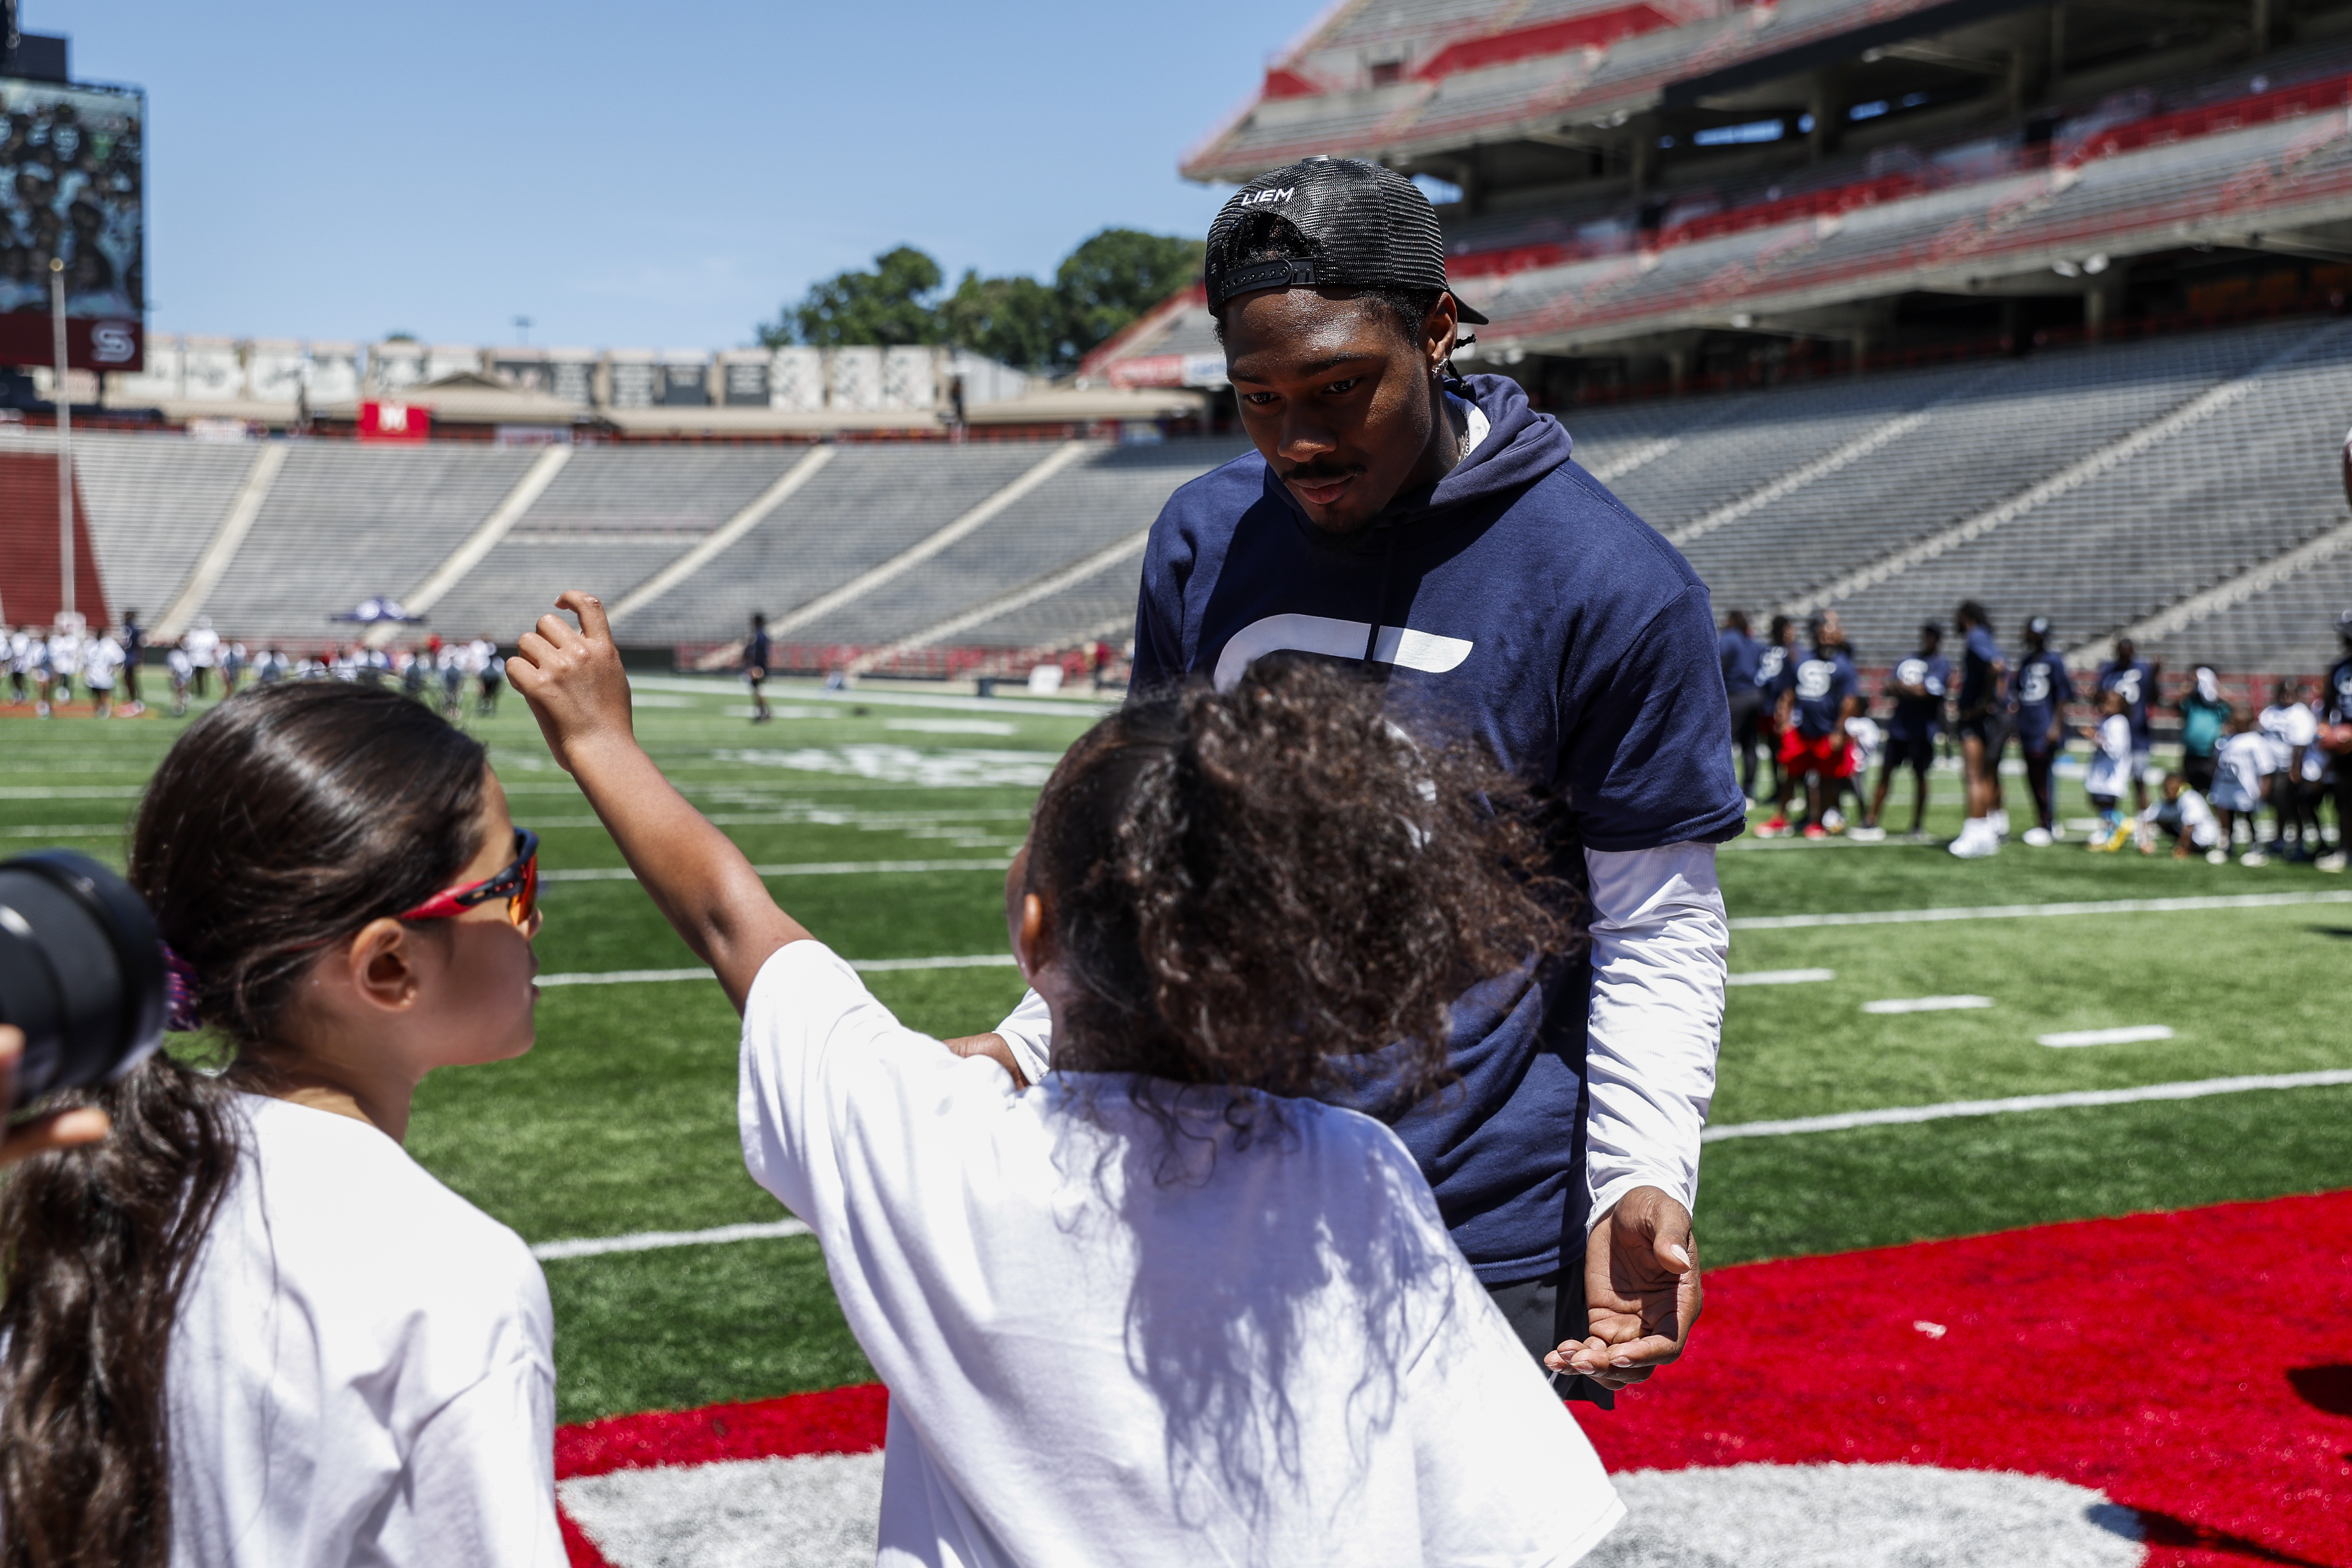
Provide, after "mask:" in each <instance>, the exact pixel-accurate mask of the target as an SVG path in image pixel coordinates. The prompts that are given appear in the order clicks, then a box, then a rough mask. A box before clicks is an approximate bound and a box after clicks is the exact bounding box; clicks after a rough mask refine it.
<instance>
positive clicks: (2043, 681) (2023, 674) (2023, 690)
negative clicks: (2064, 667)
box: [2017, 664, 2138, 702]
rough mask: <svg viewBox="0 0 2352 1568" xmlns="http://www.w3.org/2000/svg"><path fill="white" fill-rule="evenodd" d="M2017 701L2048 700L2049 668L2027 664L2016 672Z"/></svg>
mask: <svg viewBox="0 0 2352 1568" xmlns="http://www.w3.org/2000/svg"><path fill="white" fill-rule="evenodd" d="M2133 684H2134V685H2135V686H2137V684H2138V682H2137V681H2134V682H2133ZM2017 700H2019V701H2020V702H2047V701H2049V700H2050V667H2049V666H2048V665H2046V664H2029V665H2027V666H2026V667H2025V668H2023V669H2021V670H2019V671H2018V672H2017ZM2125 700H2126V702H2128V701H2130V699H2129V698H2126V699H2125Z"/></svg>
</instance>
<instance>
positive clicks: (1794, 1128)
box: [1699, 1068, 2352, 1143]
mask: <svg viewBox="0 0 2352 1568" xmlns="http://www.w3.org/2000/svg"><path fill="white" fill-rule="evenodd" d="M2346 1084H2352V1069H2347V1068H2328V1069H2327V1070H2326V1071H2322V1072H2282V1073H2265V1074H2257V1075H2249V1076H2246V1077H2242V1078H2205V1079H2192V1080H2190V1081H2189V1082H2185V1083H2150V1084H2142V1085H2141V1086H2140V1087H2139V1088H2137V1089H2070V1090H2068V1091H2066V1092H2064V1093H2062V1094H2020V1095H2012V1096H2011V1097H2010V1098H2008V1099H2006V1100H1947V1101H1945V1102H1944V1103H1943V1104H1941V1105H1895V1106H1888V1107H1887V1108H1885V1110H1846V1111H1840V1112H1839V1113H1837V1114H1836V1115H1833V1116H1800V1117H1795V1118H1792V1119H1790V1120H1789V1121H1735V1122H1733V1123H1732V1124H1731V1125H1729V1126H1727V1127H1710V1128H1708V1129H1707V1130H1706V1131H1705V1132H1702V1133H1700V1134H1699V1137H1700V1139H1701V1141H1703V1142H1708V1143H1713V1142H1718V1141H1720V1140H1722V1139H1726V1138H1787V1137H1790V1136H1792V1135H1795V1134H1798V1133H1803V1132H1844V1131H1850V1130H1852V1129H1853V1128H1856V1127H1900V1126H1906V1125H1908V1124H1910V1123H1912V1122H1917V1121H1945V1120H1947V1119H1948V1118H1952V1117H1958V1116H2003V1115H2007V1114H2009V1113H2011V1112H2012V1111H2020V1110H2074V1109H2077V1108H2080V1107H2085V1106H2096V1105H2138V1104H2142V1103H2144V1102H2146V1101H2148V1100H2203V1099H2205V1098H2206V1097H2208V1096H2210V1095H2216V1094H2245V1093H2249V1092H2251V1091H2252V1090H2255V1089H2332V1088H2336V1087H2339V1086H2342V1085H2346Z"/></svg>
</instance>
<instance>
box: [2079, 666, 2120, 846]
mask: <svg viewBox="0 0 2352 1568" xmlns="http://www.w3.org/2000/svg"><path fill="white" fill-rule="evenodd" d="M2124 708H2125V702H2124V694H2123V693H2122V692H2121V691H2119V690H2108V691H2105V692H2103V693H2102V694H2101V695H2100V698H2099V714H2100V718H2099V727H2098V730H2097V731H2095V733H2094V735H2093V736H2092V747H2091V762H2090V765H2089V766H2088V767H2086V768H2085V769H2084V770H2083V792H2084V794H2085V795H2089V796H2090V797H2091V806H2092V809H2093V810H2095V811H2096V812H2097V813H2098V814H2099V821H2100V824H2101V831H2100V832H2098V833H2096V834H2095V835H2093V836H2092V838H2091V851H2092V853H2094V854H2099V853H2103V852H2109V851H2113V850H2116V849H2120V848H2122V847H2124V844H2125V843H2126V840H2127V839H2128V838H2129V837H2130V834H2131V829H2130V827H2129V826H2128V825H2127V824H2126V822H2125V821H2124V816H2123V812H2122V809H2121V807H2120V806H2119V805H2118V804H2117V803H2118V802H2119V801H2120V800H2121V799H2122V798H2123V795H2124V792H2125V791H2126V790H2128V789H2129V788H2131V776H2132V734H2131V721H2130V720H2129V719H2128V718H2126V716H2125V714H2124Z"/></svg>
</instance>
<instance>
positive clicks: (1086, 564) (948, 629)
mask: <svg viewBox="0 0 2352 1568" xmlns="http://www.w3.org/2000/svg"><path fill="white" fill-rule="evenodd" d="M1150 540H1151V530H1150V529H1148V528H1142V529H1138V530H1137V531H1135V532H1133V533H1130V534H1129V535H1128V536H1127V537H1126V538H1125V539H1122V540H1120V541H1119V542H1118V543H1116V544H1111V545H1107V546H1105V547H1104V548H1102V549H1100V550H1097V551H1096V552H1094V553H1093V554H1092V555H1088V556H1086V557H1084V558H1083V559H1081V560H1079V561H1077V562H1076V563H1073V564H1071V565H1068V566H1065V567H1063V568H1062V569H1061V570H1060V571H1059V572H1055V573H1051V574H1047V575H1046V576H1044V577H1040V578H1038V579H1037V580H1036V581H1035V582H1034V583H1032V584H1029V585H1028V586H1027V587H1025V588H1016V589H1014V590H1013V592H1012V593H1010V594H1007V595H1003V597H1002V598H996V599H991V600H990V601H989V602H988V603H986V604H984V605H981V606H980V607H979V608H978V609H974V610H966V611H964V612H963V613H962V614H961V615H960V616H950V617H949V618H948V619H946V620H944V621H941V622H940V624H939V625H937V626H931V627H929V628H927V629H925V630H923V631H920V632H918V633H916V634H915V635H914V636H913V637H900V638H899V639H898V641H897V642H894V643H891V644H889V645H887V647H878V648H877V649H875V650H874V651H873V652H872V653H865V654H860V655H858V656H857V657H856V658H854V659H852V660H850V662H849V665H848V667H847V668H848V672H849V673H850V674H852V675H863V674H865V673H866V671H867V670H869V669H871V668H874V667H875V666H876V665H877V664H879V663H881V662H882V661H883V660H884V659H887V658H891V657H893V656H894V655H897V654H900V653H903V652H905V651H906V650H907V649H908V648H911V647H928V646H929V645H930V644H932V643H935V642H940V641H942V640H944V639H946V638H948V637H953V636H955V635H956V633H958V632H960V631H962V630H963V629H964V628H965V627H966V626H978V625H980V623H981V622H982V621H987V620H993V619H995V618H996V617H997V616H1009V615H1011V614H1012V613H1013V611H1015V610H1018V609H1024V608H1025V607H1027V606H1028V605H1034V604H1035V603H1036V602H1037V601H1038V600H1040V599H1043V598H1046V597H1049V596H1050V595H1055V594H1058V593H1060V592H1061V591H1062V590H1063V589H1065V588H1066V587H1069V586H1070V585H1071V584H1074V583H1083V582H1085V581H1086V580H1087V578H1089V577H1091V576H1093V575H1094V574H1096V573H1097V572H1099V571H1101V570H1102V569H1103V568H1104V567H1106V566H1111V565H1116V564H1117V563H1119V562H1120V561H1123V560H1125V559H1126V558H1127V557H1128V556H1130V555H1140V554H1142V553H1143V547H1144V546H1145V545H1146V544H1148V543H1150ZM1131 619H1133V617H1132V616H1122V617H1120V618H1119V619H1118V621H1117V622H1114V623H1113V625H1114V626H1124V625H1126V624H1127V622H1128V621H1129V620H1131Z"/></svg>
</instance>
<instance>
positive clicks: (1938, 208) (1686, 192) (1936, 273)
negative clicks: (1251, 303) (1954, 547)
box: [1082, 0, 2352, 403]
mask: <svg viewBox="0 0 2352 1568" xmlns="http://www.w3.org/2000/svg"><path fill="white" fill-rule="evenodd" d="M1315 155H1330V156H1348V157H1360V158H1368V159H1371V160H1375V161H1378V162H1381V163H1386V164H1387V165H1389V166H1391V167H1393V168H1396V169H1399V170H1401V171H1402V172H1404V173H1406V174H1412V175H1413V176H1415V177H1416V178H1418V179H1420V180H1421V181H1422V183H1423V186H1424V189H1427V190H1429V191H1430V192H1431V195H1432V199H1433V201H1434V202H1435V203H1436V204H1437V207H1438V212H1439V216H1440V217H1441V219H1442V220H1443V222H1444V226H1445V230H1446V239H1447V251H1448V271H1449V274H1450V276H1451V277H1452V279H1454V282H1455V284H1456V286H1457V292H1459V293H1460V294H1461V295H1462V297H1463V298H1464V299H1465V300H1468V301H1469V302H1471V303H1474V304H1475V305H1477V306H1478V307H1479V308H1480V309H1481V310H1485V311H1486V313H1487V314H1488V315H1489V316H1490V317H1492V318H1493V321H1492V324H1491V325H1490V326H1488V327H1486V328H1485V329H1482V330H1481V331H1480V332H1479V337H1480V339H1481V340H1482V342H1480V343H1479V344H1478V345H1477V346H1476V348H1475V350H1473V351H1471V353H1470V355H1469V356H1467V358H1466V359H1465V363H1472V362H1475V361H1476V360H1478V359H1479V358H1480V357H1481V356H1483V363H1481V364H1480V368H1489V369H1505V370H1507V371H1508V373H1509V374H1514V375H1516V376H1517V377H1518V378H1519V379H1520V380H1522V381H1523V382H1526V383H1527V384H1528V385H1529V387H1530V390H1531V391H1535V392H1537V393H1538V400H1539V401H1549V402H1552V403H1559V402H1567V401H1576V400H1579V399H1583V398H1588V397H1591V396H1612V395H1622V393H1624V392H1626V391H1629V390H1636V389H1640V388H1644V387H1653V386H1654V387H1656V388H1658V389H1659V390H1665V389H1667V388H1668V387H1671V386H1680V385H1683V384H1686V382H1689V381H1691V380H1693V379H1696V380H1699V381H1701V382H1702V383H1705V384H1736V383H1738V382H1742V381H1745V382H1756V381H1759V380H1773V379H1779V378H1780V376H1781V375H1782V374H1783V372H1784V370H1787V371H1789V372H1790V373H1791V374H1818V373H1819V372H1820V371H1821V370H1822V369H1824V368H1827V366H1828V364H1829V363H1830V362H1831V361H1832V360H1834V361H1836V363H1838V365H1839V366H1840V367H1842V368H1843V367H1858V366H1859V365H1861V364H1863V363H1866V362H1868V363H1881V362H1885V361H1886V360H1888V359H1892V360H1894V361H1895V362H1898V363H1902V362H1908V361H1910V360H1915V359H1917V358H1918V357H1920V356H1921V355H1923V354H1924V355H1926V356H1927V357H1929V358H1934V357H1940V356H1943V355H1946V354H1948V353H1952V352H1958V351H1959V347H1960V345H1964V344H1965V345H1973V346H1972V347H1971V348H1970V350H1969V352H1983V351H1984V350H1985V349H1987V348H1988V347H1990V346H1994V345H1997V346H1999V347H2000V348H2003V349H2008V350H2011V352H2023V350H2024V349H2026V348H2027V347H2030V346H2031V345H2032V343H2033V342H2045V341H2052V340H2053V335H2054V336H2055V337H2057V338H2064V337H2067V336H2070V335H2081V336H2091V337H2098V336H2101V335H2113V334H2116V333H2118V332H2123V331H2139V330H2142V329H2144V328H2149V327H2153V326H2155V325H2158V324H2160V323H2163V322H2167V321H2173V320H2175V319H2178V320H2179V321H2183V322H2186V321H2191V320H2198V319H2215V320H2218V319H2224V318H2228V317H2231V316H2233V315H2244V314H2248V313H2253V312H2254V311H2255V310H2270V311H2275V310H2282V309H2296V308H2312V307H2315V306H2316V307H2319V308H2326V307H2328V306H2329V305H2331V304H2334V303H2336V302H2337V301H2340V300H2343V299H2345V298H2346V297H2347V296H2352V4H2347V3H2346V0H2228V3H2222V0H2210V3H2209V0H2151V3H2147V4H2122V3H2115V4H2109V3H2106V0H2061V3H2055V4H2053V3H2051V0H2041V3H2039V4H2029V3H2024V0H1782V3H1780V4H1778V5H1769V4H1766V5H1755V4H1747V3H1744V0H1635V3H1633V4H1630V5H1628V4H1624V3H1623V0H1343V3H1342V4H1340V5H1337V6H1335V7H1334V8H1333V9H1332V10H1330V11H1329V12H1327V13H1326V14H1325V16H1323V17H1322V18H1321V19H1320V20H1319V21H1318V22H1317V23H1316V24H1315V25H1314V26H1312V27H1311V28H1309V29H1308V31H1307V34H1306V35H1305V37H1302V38H1300V39H1299V40H1298V41H1297V43H1295V44H1293V45H1292V46H1291V47H1288V48H1287V49H1286V50H1284V51H1283V52H1282V53H1281V54H1280V55H1278V56H1277V57H1276V58H1275V60H1274V61H1273V63H1272V64H1271V65H1270V66H1269V68H1268V69H1267V71H1266V74H1265V81H1264V83H1263V85H1262V87H1261V89H1260V90H1259V91H1258V93H1257V94H1256V96H1255V98H1254V99H1253V100H1251V101H1250V102H1249V103H1248V104H1247V105H1245V106H1244V108H1242V109H1241V110H1238V111H1237V112H1236V113H1235V114H1234V115H1233V116H1232V117H1231V118H1230V119H1229V120H1228V121H1226V122H1225V123H1223V125H1221V126H1220V127H1219V128H1218V129H1217V130H1216V131H1215V132H1213V134H1212V135H1211V136H1210V137H1209V138H1208V139H1207V140H1206V141H1205V142H1202V144H1201V145H1200V146H1199V147H1197V148H1196V149H1194V150H1193V151H1192V153H1189V154H1187V155H1186V156H1185V158H1184V159H1183V161H1182V165H1181V166H1182V170H1183V173H1184V174H1187V175H1189V176H1191V177H1192V178H1194V179H1199V180H1203V181H1234V182H1238V181H1242V180H1245V179H1248V178H1251V177H1254V176H1255V175H1256V174H1260V173H1262V172H1264V171H1265V170H1266V169H1268V168H1271V167H1276V166H1279V165H1280V164H1283V163H1288V162H1292V161H1295V160H1297V159H1298V158H1302V157H1308V156H1315ZM1213 326H1214V323H1213V321H1212V320H1211V319H1210V317H1209V315H1208V312H1207V310H1206V309H1205V306H1204V305H1203V304H1202V301H1201V300H1200V299H1199V298H1198V297H1197V295H1192V296H1187V295H1180V296H1177V297H1174V298H1171V300H1168V301H1167V302H1165V303H1164V304H1163V305H1162V306H1161V307H1160V309H1159V310H1155V311H1153V312H1151V313H1150V314H1149V315H1147V316H1146V317H1145V318H1144V319H1143V320H1142V321H1139V322H1137V323H1136V325H1135V326H1134V327H1133V328H1131V329H1130V330H1129V332H1127V333H1125V334H1122V336H1121V337H1120V338H1119V339H1118V340H1117V341H1115V342H1111V343H1108V344H1106V345H1105V346H1104V347H1103V348H1102V349H1101V350H1099V351H1097V353H1096V354H1095V355H1094V356H1092V357H1091V358H1090V359H1089V361H1088V362H1087V364H1086V365H1085V366H1084V367H1083V372H1082V374H1085V375H1086V376H1087V378H1088V379H1089V380H1094V381H1100V382H1106V383H1108V384H1113V385H1152V384H1158V385H1192V386H1207V387H1213V386H1215V385H1217V384H1220V383H1221V381H1222V364H1221V363H1219V362H1220V360H1221V357H1222V356H1221V355H1220V354H1219V353H1218V352H1217V346H1216V342H1215V338H1214V332H1213Z"/></svg>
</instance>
